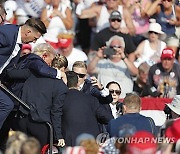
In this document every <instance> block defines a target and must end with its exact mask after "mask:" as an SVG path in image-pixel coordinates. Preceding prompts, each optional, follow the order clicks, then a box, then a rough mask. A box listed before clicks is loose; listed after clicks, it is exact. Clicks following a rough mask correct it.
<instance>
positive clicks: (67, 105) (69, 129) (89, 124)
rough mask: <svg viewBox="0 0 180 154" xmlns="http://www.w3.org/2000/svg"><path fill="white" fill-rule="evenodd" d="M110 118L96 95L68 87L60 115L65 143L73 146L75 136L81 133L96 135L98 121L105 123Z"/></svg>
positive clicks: (97, 132)
mask: <svg viewBox="0 0 180 154" xmlns="http://www.w3.org/2000/svg"><path fill="white" fill-rule="evenodd" d="M112 118H113V116H112V115H111V114H109V113H107V112H106V110H105V109H104V107H103V106H102V105H101V104H100V103H99V101H98V99H97V98H96V97H93V96H91V95H90V94H84V93H83V92H82V91H78V90H76V89H70V90H69V91H68V93H67V96H66V98H65V100H64V105H63V115H62V135H63V137H64V139H65V142H66V145H67V146H74V145H75V139H76V137H77V136H78V135H80V134H81V133H89V134H92V135H93V136H94V137H96V136H97V135H98V134H99V133H100V131H99V127H98V122H100V123H101V124H107V123H108V122H109V121H110V120H111V119H112Z"/></svg>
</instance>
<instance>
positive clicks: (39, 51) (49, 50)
mask: <svg viewBox="0 0 180 154" xmlns="http://www.w3.org/2000/svg"><path fill="white" fill-rule="evenodd" d="M33 53H34V54H36V55H38V56H40V57H41V56H42V55H43V54H48V55H49V54H51V55H52V54H53V55H55V50H54V48H53V47H52V46H51V45H49V44H48V43H40V44H38V45H37V46H35V47H34V49H33Z"/></svg>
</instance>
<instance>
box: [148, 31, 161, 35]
mask: <svg viewBox="0 0 180 154" xmlns="http://www.w3.org/2000/svg"><path fill="white" fill-rule="evenodd" d="M149 34H156V35H158V34H159V33H157V32H153V31H149Z"/></svg>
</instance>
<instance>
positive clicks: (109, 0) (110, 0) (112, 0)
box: [107, 0, 117, 2]
mask: <svg viewBox="0 0 180 154" xmlns="http://www.w3.org/2000/svg"><path fill="white" fill-rule="evenodd" d="M107 1H114V2H115V1H117V0H107Z"/></svg>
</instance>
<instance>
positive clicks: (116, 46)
mask: <svg viewBox="0 0 180 154" xmlns="http://www.w3.org/2000/svg"><path fill="white" fill-rule="evenodd" d="M110 48H122V46H120V45H113V46H110Z"/></svg>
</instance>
